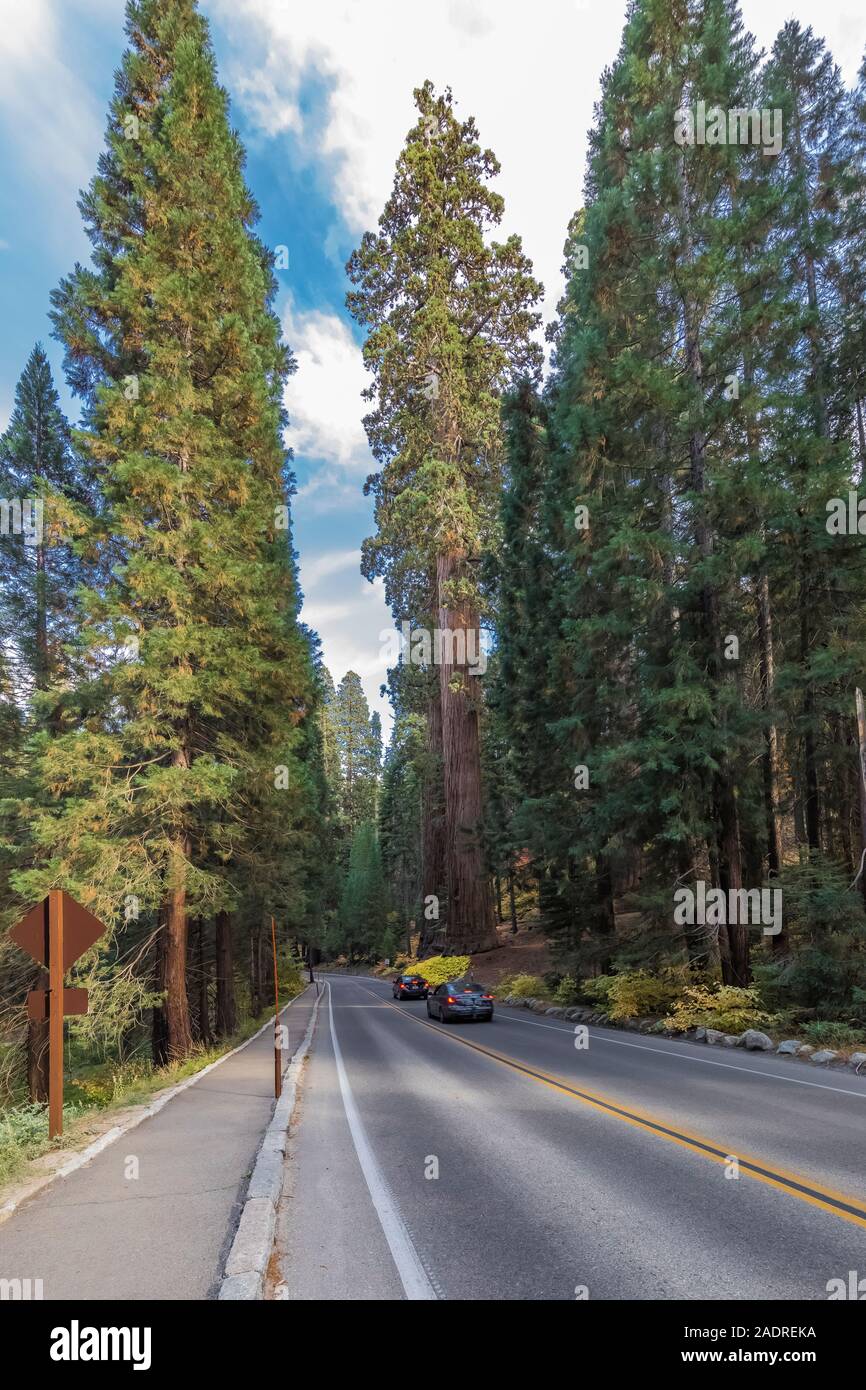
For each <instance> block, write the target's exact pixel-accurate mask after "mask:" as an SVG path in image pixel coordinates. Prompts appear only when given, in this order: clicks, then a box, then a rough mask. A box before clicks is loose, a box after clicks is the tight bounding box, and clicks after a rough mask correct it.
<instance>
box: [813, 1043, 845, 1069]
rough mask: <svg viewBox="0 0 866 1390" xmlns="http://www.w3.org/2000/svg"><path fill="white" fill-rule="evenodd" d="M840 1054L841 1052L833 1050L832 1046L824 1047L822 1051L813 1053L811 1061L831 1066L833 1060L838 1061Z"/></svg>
mask: <svg viewBox="0 0 866 1390" xmlns="http://www.w3.org/2000/svg"><path fill="white" fill-rule="evenodd" d="M838 1056H839V1053H838V1052H833V1051H832V1049H831V1048H829V1047H822V1048H821V1049H820V1051H818V1052H813V1053H812V1055H811V1057H810V1058H809V1061H810V1062H814V1063H815V1065H816V1066H819V1067H821V1066H829V1065H830V1063H831V1062H835V1061H836V1059H837V1057H838Z"/></svg>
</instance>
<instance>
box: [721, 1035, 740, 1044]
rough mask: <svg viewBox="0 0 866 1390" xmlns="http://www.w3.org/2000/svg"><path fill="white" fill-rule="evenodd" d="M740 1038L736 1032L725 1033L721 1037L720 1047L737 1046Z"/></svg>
mask: <svg viewBox="0 0 866 1390" xmlns="http://www.w3.org/2000/svg"><path fill="white" fill-rule="evenodd" d="M739 1045H740V1038H739V1034H737V1033H726V1034H725V1036H724V1037H723V1039H722V1047H739Z"/></svg>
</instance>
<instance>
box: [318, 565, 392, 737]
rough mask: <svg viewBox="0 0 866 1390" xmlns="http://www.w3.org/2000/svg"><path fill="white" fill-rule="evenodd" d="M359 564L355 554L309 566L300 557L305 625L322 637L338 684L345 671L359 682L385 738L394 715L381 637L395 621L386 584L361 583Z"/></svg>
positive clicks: (325, 652)
mask: <svg viewBox="0 0 866 1390" xmlns="http://www.w3.org/2000/svg"><path fill="white" fill-rule="evenodd" d="M358 558H359V557H358V553H357V552H356V551H352V552H330V553H327V554H325V555H322V556H319V557H317V558H315V559H313V560H312V561H309V562H305V561H304V559H303V555H302V556H301V587H302V589H303V590H304V606H303V609H302V610H301V619H302V621H303V622H305V623H308V624H309V626H310V627H312V628H315V629H316V631H317V632H318V633H319V636H320V637H321V639H322V651H323V655H324V660H325V665H326V666H327V668H328V670H329V671H330V672H331V675H332V676H333V678H334V681H335V682H336V683H337V684H339V682H340V680H342V678H343V676H344V675H345V674H346V672H347V671H356V672H357V674H358V675H359V676H360V677H361V684H362V685H363V687H364V693H365V694H366V696H367V700H368V701H369V704H370V708H371V709H377V710H378V711H379V714H380V715H381V718H382V725H383V728H384V729H385V731H386V734H387V731H388V730H389V729H390V725H391V710H390V706H389V704H388V701H387V700H386V699H382V697H381V696H380V694H379V687H380V685H381V684H382V682H383V681H384V680H385V676H386V674H387V669H388V662H387V659H386V654H383V641H382V639H381V637H380V633H382V632H383V631H385V630H386V629H389V628H390V627H391V626H392V621H391V615H390V613H389V612H388V608H387V605H386V603H385V588H384V584H383V582H382V581H381V580H380V579H377V580H374V582H373V583H372V584H368V583H367V581H366V580H365V579H362V578H361V576H360V575H359V574H358V569H357V565H358Z"/></svg>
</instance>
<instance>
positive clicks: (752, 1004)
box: [665, 985, 776, 1033]
mask: <svg viewBox="0 0 866 1390" xmlns="http://www.w3.org/2000/svg"><path fill="white" fill-rule="evenodd" d="M775 1021H776V1020H775V1016H774V1015H773V1014H768V1013H766V1012H765V1010H764V1009H762V1008H761V1001H760V997H759V995H758V991H757V989H755V988H754V987H752V988H750V989H742V988H740V987H738V986H736V985H686V987H685V989H683V991H682V993H681V994H680V995H679V996H678V997H677V999H676V1000H675V1001H674V1004H673V1007H672V1009H671V1011H670V1013H669V1015H668V1017H667V1018H666V1019H665V1024H666V1026H667V1027H669V1028H674V1029H676V1031H677V1032H678V1033H684V1032H685V1031H686V1029H688V1028H717V1029H719V1031H720V1032H722V1033H743V1032H745V1030H746V1029H747V1028H762V1027H766V1026H767V1025H769V1024H772V1023H774V1022H775Z"/></svg>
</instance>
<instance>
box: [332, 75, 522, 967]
mask: <svg viewBox="0 0 866 1390" xmlns="http://www.w3.org/2000/svg"><path fill="white" fill-rule="evenodd" d="M415 103H416V106H417V108H418V113H419V118H418V121H417V123H416V124H415V126H414V127H413V128H412V130H410V132H409V134H408V137H407V140H406V144H405V146H404V148H403V150H402V152H401V154H400V156H399V158H398V161H397V170H396V175H395V180H394V188H393V192H392V194H391V197H390V198H389V200H388V202H387V204H386V206H385V209H384V212H383V213H382V216H381V218H380V219H379V231H378V232H377V233H372V232H368V233H366V234H365V236H364V238H363V239H362V242H361V245H360V247H359V248H358V250H357V251H355V253H354V254H353V255H352V257H351V259H350V261H349V265H348V271H349V276H350V278H351V280H352V282H353V284H354V285H355V287H356V288H355V289H354V290H353V291H352V292H351V293H350V294H349V296H348V301H347V302H348V305H349V308H350V311H351V312H352V314H353V315H354V316H355V318H356V319H357V320H358V322H359V323H361V324H362V325H363V326H364V328H365V329H367V339H366V342H365V346H364V359H365V362H366V364H367V366H368V368H369V369H370V370H371V372H372V374H373V378H374V382H373V385H372V387H371V389H370V392H369V393H368V394H369V397H370V399H372V400H374V408H373V410H372V411H371V413H370V414H369V415H368V416H367V417H366V420H365V425H366V428H367V434H368V438H369V440H370V445H371V448H372V451H373V454H374V456H375V458H376V460H377V462H378V463H379V464H380V466H381V471H380V472H379V473H378V474H376V475H375V476H374V477H373V478H372V479H371V480H370V484H369V486H370V487H371V488H372V490H373V493H374V496H375V501H376V524H377V533H376V536H375V537H374V538H373V539H371V540H369V541H367V542H366V543H365V547H364V562H363V563H364V572H365V573H366V574H367V576H368V577H369V578H372V577H373V576H374V575H381V576H383V577H384V579H385V592H386V597H387V600H388V602H389V603H390V604H391V607H392V610H393V611H394V614H395V617H396V618H398V619H402V618H405V617H408V618H410V620H412V621H413V623H414V624H415V625H417V626H419V627H424V628H427V629H428V630H429V629H431V628H436V629H439V631H440V633H442V634H444V639H445V640H444V642H443V650H442V651H441V652H440V657H441V659H440V661H439V663H438V676H439V682H438V704H437V705H436V706H435V707H434V704H433V701H434V700H435V687H434V689H433V690H432V691H431V692H430V693H431V704H430V706H429V707H428V728H429V730H430V732H431V736H432V747H431V752H432V754H433V757H432V758H431V762H435V761H438V757H439V755H440V747H441V764H442V780H443V803H444V832H445V833H444V851H445V879H446V885H447V887H446V895H447V908H446V911H447V930H448V938H449V942H450V945H451V946H452V947H453V949H454V950H459V951H461V952H462V951H466V950H469V949H478V948H480V949H486V948H489V947H490V946H492V945H495V943H496V933H495V929H494V924H493V914H492V910H491V903H490V894H489V885H488V879H487V874H486V871H485V864H484V857H483V846H482V833H481V831H482V826H481V820H482V789H481V753H480V734H479V706H480V703H481V700H482V694H481V690H480V688H479V682H478V678H477V675H475V674H473V672H472V667H473V666H474V665H475V662H474V661H473V660H472V658H471V655H470V653H471V652H472V651H477V649H478V643H479V641H480V631H479V629H480V621H481V617H482V609H483V606H484V596H483V594H482V592H481V586H480V584H479V578H478V570H477V566H478V562H479V561H480V559H481V552H482V549H483V547H484V545H485V543H486V542H487V541H488V540H489V538H490V536H491V534H492V532H493V530H494V529H495V519H496V509H497V500H498V485H499V478H500V468H501V457H502V432H501V423H500V417H499V398H500V397H501V394H502V392H503V390H504V389H505V388H506V387H507V386H508V384H509V383H510V382H511V381H513V380H514V378H515V377H516V376H519V375H522V374H524V373H529V374H532V373H533V372H537V370H538V368H539V366H540V349H539V348H538V346H537V344H535V343H534V342H533V341H532V337H531V334H532V330H533V328H534V327H535V325H536V323H537V315H536V314H535V312H534V310H533V305H534V304H535V303H536V302H537V300H538V299H539V297H540V293H541V288H540V286H539V285H538V283H537V282H536V281H535V280H534V279H533V277H532V274H531V267H530V265H529V262H528V261H527V259H526V257H525V255H524V254H523V251H522V249H521V245H520V241H519V239H518V238H517V237H514V236H512V237H510V238H509V239H508V240H507V241H505V242H504V243H497V242H491V241H488V240H487V239H486V233H487V232H488V230H489V229H490V228H493V227H495V226H496V225H497V224H498V223H499V222H500V221H501V218H502V212H503V202H502V199H501V197H500V196H499V195H498V194H496V193H494V192H493V191H492V189H491V188H490V186H489V183H490V180H491V179H492V178H493V177H495V175H496V174H497V173H498V171H499V165H498V163H497V161H496V158H495V156H494V155H493V154H492V152H491V151H490V150H483V149H482V148H481V146H480V145H479V143H478V133H477V129H476V126H475V122H474V121H473V120H472V119H471V118H469V119H468V120H466V121H462V122H461V121H458V119H457V117H456V116H455V114H454V108H453V100H452V96H451V93H450V91H446V92H445V93H444V94H443V95H441V96H436V94H435V93H434V90H433V87H432V84H431V83H429V82H427V83H425V85H424V86H423V87H421V88H419V89H418V90H417V91H416V92H415ZM467 658H468V659H467ZM440 730H441V735H440Z"/></svg>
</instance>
